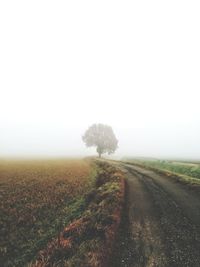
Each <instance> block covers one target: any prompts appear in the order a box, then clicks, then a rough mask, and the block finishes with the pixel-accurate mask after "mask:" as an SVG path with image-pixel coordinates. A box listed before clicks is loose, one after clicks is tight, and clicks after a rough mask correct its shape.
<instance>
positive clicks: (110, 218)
mask: <svg viewBox="0 0 200 267" xmlns="http://www.w3.org/2000/svg"><path fill="white" fill-rule="evenodd" d="M96 164H97V166H98V173H97V176H96V179H95V184H94V187H93V188H92V189H91V190H90V191H89V192H88V193H87V194H85V195H84V198H83V202H84V206H85V210H83V211H82V215H81V216H80V217H79V218H76V219H75V220H74V221H72V223H70V224H69V225H67V226H66V227H65V228H64V230H63V231H61V233H60V235H59V236H58V237H56V238H54V239H53V240H52V241H50V242H49V243H48V245H47V247H46V248H45V249H43V250H41V251H40V252H39V253H38V256H37V259H36V261H35V262H33V263H30V264H29V266H31V267H43V266H59V267H61V266H62V267H77V266H79V267H107V266H108V262H109V258H110V256H111V254H112V250H113V245H114V241H115V238H116V233H117V230H118V228H119V224H120V221H121V214H122V207H123V203H124V193H125V183H124V177H123V174H122V172H121V171H119V170H117V169H116V168H115V167H113V166H111V165H110V164H109V163H107V162H105V161H96Z"/></svg>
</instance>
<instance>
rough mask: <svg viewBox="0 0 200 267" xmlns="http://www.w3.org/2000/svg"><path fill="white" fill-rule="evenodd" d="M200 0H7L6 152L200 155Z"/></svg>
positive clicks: (1, 44)
mask: <svg viewBox="0 0 200 267" xmlns="http://www.w3.org/2000/svg"><path fill="white" fill-rule="evenodd" d="M199 14H200V3H199V1H183V0H182V1H176V0H173V1H160V0H159V1H141V0H140V1H108V0H107V1H94V0H92V1H75V0H73V1H49V0H48V1H41V0H39V1H27V0H25V1H9V0H5V1H1V2H0V157H6V156H36V155H39V156H53V157H54V156H67V155H73V156H75V155H90V154H93V153H94V151H95V150H94V149H88V148H85V147H84V144H83V143H82V140H81V135H82V134H83V133H84V131H85V130H86V129H87V127H88V126H90V125H91V124H92V123H98V122H101V123H105V124H109V125H111V126H112V127H113V129H114V132H115V133H116V136H117V138H118V139H119V149H118V151H117V153H116V156H126V155H133V156H152V157H180V158H198V159H200V16H199Z"/></svg>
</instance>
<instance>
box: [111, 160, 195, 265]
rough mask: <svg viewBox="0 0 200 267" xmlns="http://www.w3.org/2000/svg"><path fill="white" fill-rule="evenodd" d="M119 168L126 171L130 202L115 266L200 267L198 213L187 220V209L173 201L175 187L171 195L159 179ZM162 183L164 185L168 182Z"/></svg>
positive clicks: (130, 168)
mask: <svg viewBox="0 0 200 267" xmlns="http://www.w3.org/2000/svg"><path fill="white" fill-rule="evenodd" d="M120 166H121V167H123V169H124V170H125V171H126V176H127V192H126V194H127V199H126V209H125V217H124V222H123V224H122V230H121V233H120V236H119V240H118V242H117V244H118V245H117V246H116V248H115V255H114V257H113V258H114V260H113V263H112V266H113V267H122V266H125V267H157V266H158V267H166V266H171V267H175V266H176V267H179V266H180V267H184V266H187V267H199V266H200V228H199V224H198V223H197V224H195V223H194V222H197V220H198V218H199V217H198V212H199V211H198V210H197V213H196V214H195V218H191V217H188V214H189V213H188V212H187V208H188V207H187V206H186V207H184V206H181V205H179V203H178V202H177V201H176V199H174V195H173V194H174V190H175V188H174V184H173V183H172V186H173V194H170V191H169V190H165V188H164V187H162V186H161V184H160V183H158V182H157V180H156V179H158V176H156V179H154V178H153V177H152V175H151V176H149V175H148V174H146V173H145V174H144V173H141V172H140V171H139V170H138V169H137V168H136V169H135V167H133V166H131V165H127V164H126V165H125V164H120ZM159 179H162V183H163V184H165V183H164V181H165V178H163V177H159ZM168 183H169V181H168ZM176 186H177V187H178V185H176ZM177 190H178V189H177ZM188 201H190V199H188ZM191 201H194V198H193V197H192V196H191ZM180 203H183V202H181V201H180ZM194 206H195V205H194ZM197 207H198V205H197ZM199 222H200V219H199Z"/></svg>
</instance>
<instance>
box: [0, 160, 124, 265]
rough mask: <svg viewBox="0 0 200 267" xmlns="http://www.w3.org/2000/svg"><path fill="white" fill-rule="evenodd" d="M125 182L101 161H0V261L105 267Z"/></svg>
mask: <svg viewBox="0 0 200 267" xmlns="http://www.w3.org/2000/svg"><path fill="white" fill-rule="evenodd" d="M123 181H124V180H123V176H122V174H121V173H120V171H119V170H118V171H117V170H116V168H115V167H112V166H111V165H110V164H109V163H106V162H101V161H94V160H43V161H39V160H35V161H1V164H0V188H1V189H0V190H1V209H0V217H1V221H0V226H1V232H0V252H1V266H4V267H11V266H12V267H13V266H20V267H21V266H29V267H30V266H32V267H33V266H34V267H39V266H70V267H76V266H78V265H80V264H82V265H81V266H91V267H92V266H101V264H103V262H102V260H103V261H104V262H105V261H108V260H109V255H111V251H112V246H113V242H114V237H115V234H116V231H117V228H118V226H119V223H120V218H121V215H120V214H121V209H122V204H123V198H124V183H123Z"/></svg>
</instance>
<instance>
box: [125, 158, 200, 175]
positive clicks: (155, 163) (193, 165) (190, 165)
mask: <svg viewBox="0 0 200 267" xmlns="http://www.w3.org/2000/svg"><path fill="white" fill-rule="evenodd" d="M126 160H127V161H130V162H135V163H136V164H142V165H144V166H146V167H152V168H156V169H160V170H164V171H170V172H173V173H176V174H181V175H186V176H189V177H191V178H196V179H200V163H199V162H186V161H172V160H142V159H141V160H138V159H126Z"/></svg>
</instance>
